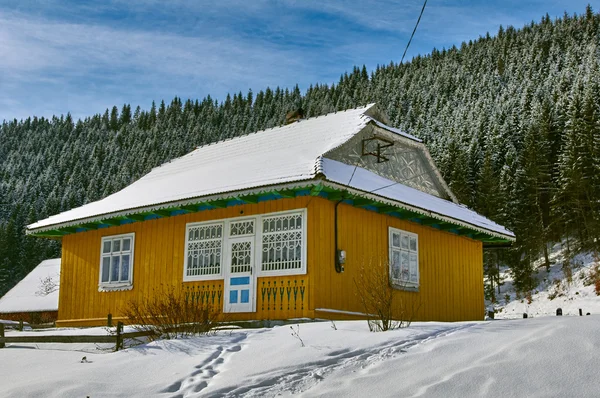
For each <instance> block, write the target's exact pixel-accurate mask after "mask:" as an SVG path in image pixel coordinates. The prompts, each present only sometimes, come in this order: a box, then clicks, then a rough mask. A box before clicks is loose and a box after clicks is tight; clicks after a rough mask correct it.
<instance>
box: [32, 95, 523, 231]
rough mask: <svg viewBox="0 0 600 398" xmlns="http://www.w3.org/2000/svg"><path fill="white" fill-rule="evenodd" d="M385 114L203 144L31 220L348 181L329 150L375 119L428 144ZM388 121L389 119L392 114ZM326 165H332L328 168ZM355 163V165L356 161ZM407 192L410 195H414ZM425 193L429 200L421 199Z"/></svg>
mask: <svg viewBox="0 0 600 398" xmlns="http://www.w3.org/2000/svg"><path fill="white" fill-rule="evenodd" d="M381 118H382V116H381V113H380V112H379V110H378V109H377V107H376V106H375V105H374V104H370V105H367V106H364V107H361V108H356V109H351V110H346V111H341V112H336V113H331V114H328V115H325V116H319V117H314V118H310V119H305V120H300V121H298V122H295V123H292V124H289V125H287V126H281V127H276V128H272V129H268V130H264V131H259V132H256V133H252V134H249V135H245V136H241V137H237V138H233V139H229V140H226V141H221V142H217V143H214V144H210V145H206V146H202V147H199V148H197V149H195V150H194V151H192V152H191V153H189V154H187V155H185V156H182V157H180V158H177V159H174V160H172V161H170V162H167V163H165V164H163V165H162V166H160V167H157V168H154V169H153V170H152V171H150V173H148V174H146V175H145V176H143V177H142V178H140V179H139V180H137V181H135V182H134V183H133V184H131V185H129V186H128V187H126V188H124V189H122V190H121V191H119V192H116V193H114V194H112V195H110V196H107V197H106V198H104V199H102V200H99V201H96V202H93V203H89V204H86V205H83V206H81V207H78V208H75V209H71V210H68V211H65V212H63V213H60V214H57V215H54V216H51V217H48V218H46V219H44V220H41V221H38V222H36V223H34V224H31V225H29V226H28V230H29V231H30V232H36V231H45V230H49V229H52V228H57V227H62V226H70V225H76V224H77V223H80V224H83V223H85V222H88V221H91V220H98V219H100V218H101V217H105V218H110V217H111V216H112V217H114V216H118V215H127V214H134V213H136V212H140V211H141V210H144V209H146V210H147V209H149V208H160V207H161V206H164V207H166V205H168V204H173V203H185V202H186V201H190V200H196V199H201V198H207V197H215V196H219V195H225V194H227V193H233V192H240V191H246V190H251V189H256V188H260V187H273V186H278V185H284V184H299V183H300V182H307V181H310V180H313V181H314V180H315V178H317V177H319V176H320V177H324V178H325V180H330V181H332V182H336V183H339V184H342V185H346V186H347V185H348V183H347V181H344V180H343V178H341V179H340V178H339V174H338V171H339V167H337V168H334V167H333V166H331V165H332V164H333V163H329V161H328V160H327V159H323V157H322V156H323V155H324V154H326V153H328V152H329V151H331V150H333V149H335V148H338V147H339V146H341V145H342V144H344V143H346V142H347V141H348V140H349V139H350V138H352V137H353V136H355V135H356V134H358V133H359V132H360V131H361V130H363V129H364V128H365V127H366V126H367V125H368V124H369V123H375V124H376V125H377V126H379V127H380V128H384V129H386V130H388V131H390V132H392V133H394V134H398V135H400V136H403V137H405V138H409V139H411V140H414V141H416V142H418V143H419V145H422V144H421V143H420V142H421V141H420V140H419V139H418V138H416V137H414V136H412V135H410V134H407V133H404V132H402V131H400V130H398V129H394V128H391V127H389V126H387V125H385V124H383V123H382V122H381V121H379V120H377V119H381ZM383 119H384V120H385V117H383ZM324 161H326V162H324ZM324 164H325V165H329V166H328V167H327V168H325V169H324V168H323V165H324ZM340 165H343V164H341V163H340ZM348 167H350V168H351V169H354V166H348ZM332 170H336V171H335V172H333V171H332ZM360 170H362V169H360ZM364 172H366V170H364ZM361 173H362V171H361ZM359 174H360V173H359ZM379 179H380V180H381V181H379V180H378V181H379V182H381V183H385V184H388V185H389V184H394V185H395V188H393V189H390V190H380V191H379V192H378V193H377V194H378V195H380V196H386V197H388V198H389V199H392V200H395V201H398V202H401V203H406V204H409V205H412V204H413V203H412V199H411V201H410V203H408V202H407V201H408V198H415V200H414V201H415V203H417V202H418V203H420V205H419V206H418V207H419V208H424V209H425V210H428V211H431V212H433V213H435V214H438V215H444V216H446V217H450V218H452V219H456V220H459V221H461V220H462V221H464V222H466V223H468V224H471V225H474V226H475V227H477V228H481V229H485V230H489V231H492V232H495V233H499V234H501V235H508V236H514V235H513V234H512V233H511V232H510V231H507V230H506V229H504V228H503V227H501V226H499V225H497V224H495V223H493V222H491V221H490V220H487V219H486V218H485V217H482V216H479V215H478V214H477V213H475V212H473V211H471V210H468V209H466V208H464V207H462V206H457V205H455V204H453V203H451V202H448V201H446V200H443V199H439V198H435V197H433V196H431V195H429V194H426V193H423V192H420V191H417V190H414V189H408V187H405V186H403V185H401V184H397V183H393V182H392V181H389V180H387V179H385V178H382V177H379ZM383 180H385V181H383ZM357 181H360V179H359V180H353V181H352V184H351V185H352V187H354V188H356V189H359V190H361V191H365V192H368V191H370V190H371V188H370V187H371V185H372V183H373V181H371V180H369V181H370V182H369V183H368V184H367V188H368V189H367V188H365V187H361V186H358V185H356V184H357ZM344 182H346V183H345V184H344ZM365 183H366V182H365ZM405 188H407V189H408V190H407V189H405ZM403 189H404V191H402V190H403ZM392 191H393V194H392ZM413 191H415V192H413ZM384 192H389V195H387V194H386V195H383V193H384ZM407 192H410V193H411V194H410V195H408V194H407ZM405 195H408V196H405ZM415 195H416V196H415ZM419 195H420V196H419ZM229 196H231V195H229ZM417 196H418V198H417ZM424 198H427V200H422V199H424ZM449 209H451V210H449ZM459 209H462V210H459ZM474 215H476V216H477V217H475V216H474Z"/></svg>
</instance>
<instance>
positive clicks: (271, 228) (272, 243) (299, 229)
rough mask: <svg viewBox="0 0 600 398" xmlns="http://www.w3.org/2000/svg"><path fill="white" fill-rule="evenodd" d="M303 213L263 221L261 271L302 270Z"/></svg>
mask: <svg viewBox="0 0 600 398" xmlns="http://www.w3.org/2000/svg"><path fill="white" fill-rule="evenodd" d="M302 216H303V213H302V212H298V213H288V214H282V215H277V216H273V217H263V219H262V261H261V271H263V272H265V271H290V270H300V269H302V268H303V267H302V264H303V261H302V260H303V259H302V252H303V250H302V246H303V241H304V228H303V222H302V219H303V217H302Z"/></svg>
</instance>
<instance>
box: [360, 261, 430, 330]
mask: <svg viewBox="0 0 600 398" xmlns="http://www.w3.org/2000/svg"><path fill="white" fill-rule="evenodd" d="M388 270H389V268H388V265H387V263H379V264H377V265H369V266H367V267H365V266H364V265H363V266H362V267H361V268H360V272H359V276H358V278H355V279H354V285H355V287H356V294H357V296H358V298H359V300H360V303H361V305H362V307H363V309H364V312H365V314H367V316H368V317H369V319H367V322H368V324H369V330H370V331H372V332H380V331H381V332H383V331H387V330H393V329H398V328H404V327H408V326H410V324H411V322H412V320H413V318H414V316H415V315H416V313H417V310H418V307H420V303H419V305H418V306H417V305H416V301H415V300H412V301H411V303H412V305H411V306H407V305H406V303H404V301H403V300H402V299H401V298H400V296H399V295H398V292H395V290H396V289H395V288H393V287H392V285H391V283H390V279H389V271H388ZM399 288H400V289H401V288H402V287H401V286H400V287H399Z"/></svg>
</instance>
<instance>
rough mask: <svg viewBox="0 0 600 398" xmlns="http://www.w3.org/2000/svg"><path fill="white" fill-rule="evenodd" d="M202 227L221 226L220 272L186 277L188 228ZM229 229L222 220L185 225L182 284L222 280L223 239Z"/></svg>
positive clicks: (223, 263)
mask: <svg viewBox="0 0 600 398" xmlns="http://www.w3.org/2000/svg"><path fill="white" fill-rule="evenodd" d="M204 225H221V267H220V272H219V273H218V274H210V275H188V274H187V268H188V251H189V243H190V241H189V236H190V228H194V227H198V226H204ZM226 228H229V226H228V225H226V223H225V222H224V221H222V220H211V221H203V222H194V223H187V224H186V225H185V253H184V257H183V281H184V282H193V281H214V280H217V279H223V275H224V273H223V269H224V267H225V260H226V258H225V251H226V246H225V244H226V242H225V237H226V235H227V234H228V230H227V229H226Z"/></svg>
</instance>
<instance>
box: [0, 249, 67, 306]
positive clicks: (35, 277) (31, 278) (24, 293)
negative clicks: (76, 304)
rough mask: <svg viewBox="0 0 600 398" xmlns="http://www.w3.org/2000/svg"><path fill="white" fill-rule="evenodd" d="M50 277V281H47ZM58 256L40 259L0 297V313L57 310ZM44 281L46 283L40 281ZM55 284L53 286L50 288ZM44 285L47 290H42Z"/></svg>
mask: <svg viewBox="0 0 600 398" xmlns="http://www.w3.org/2000/svg"><path fill="white" fill-rule="evenodd" d="M48 278H52V282H51V283H48V281H49V279H48ZM59 279H60V258H53V259H50V260H44V261H42V262H41V263H40V264H39V265H38V266H37V267H35V268H34V269H33V271H31V272H30V273H29V274H28V275H27V276H26V277H25V278H23V280H22V281H20V282H19V283H18V284H17V285H16V286H15V287H13V288H12V289H11V290H9V291H8V293H6V294H5V295H4V296H2V297H1V298H0V314H3V313H4V314H6V313H14V312H42V311H58V286H59V285H58V283H59ZM42 281H46V283H42ZM53 284H55V288H51V287H52V285H53ZM42 285H44V286H45V287H46V288H47V290H46V291H44V289H43V286H42Z"/></svg>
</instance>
